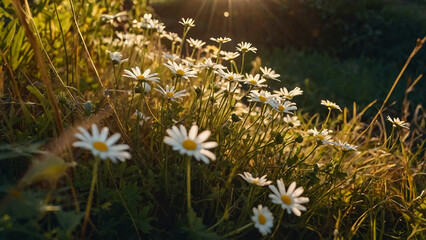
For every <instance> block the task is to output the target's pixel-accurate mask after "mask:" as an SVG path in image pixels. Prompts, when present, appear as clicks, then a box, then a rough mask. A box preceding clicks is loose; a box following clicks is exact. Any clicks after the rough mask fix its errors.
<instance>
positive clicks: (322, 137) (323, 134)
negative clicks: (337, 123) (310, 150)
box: [308, 127, 333, 144]
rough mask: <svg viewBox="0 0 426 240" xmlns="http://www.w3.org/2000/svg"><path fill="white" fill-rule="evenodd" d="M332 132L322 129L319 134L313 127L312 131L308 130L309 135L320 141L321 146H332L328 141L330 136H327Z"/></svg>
mask: <svg viewBox="0 0 426 240" xmlns="http://www.w3.org/2000/svg"><path fill="white" fill-rule="evenodd" d="M332 132H333V131H332V130H328V129H324V130H322V131H321V132H319V131H318V130H317V129H316V128H315V127H314V129H309V130H308V133H309V134H312V135H313V136H314V137H315V138H316V139H317V140H318V141H321V142H322V143H323V144H333V142H331V141H329V140H330V139H331V136H330V135H329V134H330V133H332Z"/></svg>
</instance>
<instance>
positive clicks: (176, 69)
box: [164, 60, 197, 80]
mask: <svg viewBox="0 0 426 240" xmlns="http://www.w3.org/2000/svg"><path fill="white" fill-rule="evenodd" d="M164 65H165V66H166V67H168V68H169V69H170V70H171V71H172V72H173V74H174V75H175V76H176V77H180V78H184V79H186V80H189V78H190V77H196V76H197V73H196V72H195V71H193V70H192V69H190V68H187V67H184V66H183V65H182V64H177V63H175V62H172V61H170V60H168V61H167V63H165V64H164Z"/></svg>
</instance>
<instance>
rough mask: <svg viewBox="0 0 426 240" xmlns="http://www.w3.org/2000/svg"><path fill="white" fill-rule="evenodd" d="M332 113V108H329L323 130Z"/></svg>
mask: <svg viewBox="0 0 426 240" xmlns="http://www.w3.org/2000/svg"><path fill="white" fill-rule="evenodd" d="M330 113H331V108H328V114H327V118H326V119H325V122H324V123H323V124H322V127H321V130H323V129H324V127H325V124H327V122H328V119H329V118H330Z"/></svg>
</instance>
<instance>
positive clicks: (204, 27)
mask: <svg viewBox="0 0 426 240" xmlns="http://www.w3.org/2000/svg"><path fill="white" fill-rule="evenodd" d="M155 2H156V1H153V3H154V6H155V7H156V8H155V9H156V12H158V13H159V15H160V16H161V17H162V19H164V21H165V23H166V24H167V26H170V29H172V30H174V26H177V24H176V19H179V18H180V17H188V16H189V17H193V18H195V19H196V20H197V22H198V24H199V26H200V28H199V29H195V30H194V32H193V33H191V34H192V35H191V36H197V37H200V38H204V39H208V37H210V36H222V35H223V36H228V37H231V38H232V39H239V40H244V41H249V42H252V43H254V44H255V45H256V46H257V47H258V48H259V47H260V49H262V51H259V54H258V55H259V56H260V57H261V58H262V61H263V64H264V65H266V66H271V67H273V69H274V70H276V71H277V72H278V73H280V74H282V75H283V76H284V77H283V84H284V86H300V87H301V88H302V89H305V88H310V89H311V90H313V91H308V92H307V93H306V95H305V98H306V99H309V100H310V102H319V101H320V100H321V99H325V98H329V99H332V100H334V101H336V102H337V103H340V104H341V105H343V106H347V107H349V106H351V105H352V103H353V101H356V102H357V103H358V104H359V105H361V106H367V105H368V104H369V103H370V102H372V101H374V100H376V99H377V100H378V104H376V105H375V106H373V108H372V109H375V110H377V109H378V108H379V106H380V105H379V104H381V103H382V102H383V99H384V98H385V97H386V94H387V93H388V92H389V90H390V88H391V86H392V84H393V82H394V80H395V79H396V77H397V75H398V73H399V71H400V69H401V68H402V66H403V65H404V63H405V60H406V59H407V58H408V56H409V53H410V51H411V50H412V49H413V47H414V46H415V45H416V40H417V39H418V38H421V37H423V36H425V35H426V17H425V16H426V14H425V12H426V2H425V1H421V0H420V1H405V0H402V1H387V0H361V1H353V0H305V1H300V0H288V1H275V0H264V1H257V0H251V1H245V0H241V1H231V3H232V4H228V1H221V0H218V1H197V0H175V1H165V2H160V3H158V4H155ZM193 6H195V8H196V9H199V10H197V11H193V10H192V9H193V8H192V7H193ZM225 11H228V12H229V14H230V15H229V17H228V18H225V17H224V15H223V12H225ZM231 50H232V49H231ZM248 67H249V66H248ZM425 68H426V53H425V52H420V53H419V54H418V55H417V56H416V57H415V58H414V60H413V61H412V63H411V64H410V66H409V67H408V69H407V71H406V72H405V74H404V75H403V77H402V79H401V81H400V83H399V84H398V85H397V88H396V91H395V92H394V94H393V95H392V96H391V100H390V101H391V102H394V101H395V102H397V103H396V105H395V106H394V107H392V108H393V110H394V111H398V110H400V109H401V104H400V103H401V102H402V100H403V97H404V92H405V88H406V87H407V81H409V80H411V81H413V80H414V79H415V78H417V77H418V76H419V74H421V73H423V72H424V69H425ZM305 79H309V80H310V84H309V86H305V85H304V84H305ZM277 87H278V85H277ZM425 88H426V86H425V83H424V81H420V82H419V83H418V85H417V87H416V89H415V90H414V91H413V92H411V93H410V96H409V100H410V101H412V102H413V106H416V105H417V104H422V103H425V102H426V99H425V95H424V94H423V92H424V89H425ZM377 105H378V106H377ZM312 107H313V108H315V107H317V106H316V105H314V106H312ZM307 110H308V109H307ZM411 110H413V109H411ZM311 113H312V112H311ZM373 114H374V112H370V111H368V112H367V113H366V115H367V116H371V115H373Z"/></svg>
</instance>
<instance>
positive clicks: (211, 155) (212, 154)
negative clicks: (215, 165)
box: [200, 149, 216, 161]
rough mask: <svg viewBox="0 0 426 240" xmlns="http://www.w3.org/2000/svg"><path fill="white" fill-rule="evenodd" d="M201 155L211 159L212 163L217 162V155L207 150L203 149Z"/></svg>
mask: <svg viewBox="0 0 426 240" xmlns="http://www.w3.org/2000/svg"><path fill="white" fill-rule="evenodd" d="M200 153H201V154H204V155H206V156H207V157H208V158H210V159H211V160H212V161H214V160H216V155H215V154H214V153H212V152H210V151H208V150H205V149H201V150H200Z"/></svg>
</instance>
